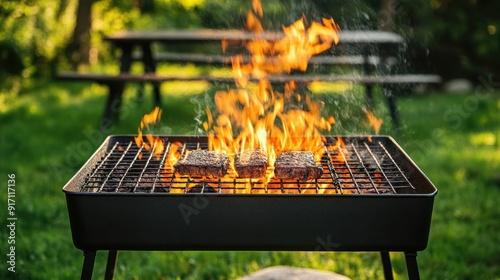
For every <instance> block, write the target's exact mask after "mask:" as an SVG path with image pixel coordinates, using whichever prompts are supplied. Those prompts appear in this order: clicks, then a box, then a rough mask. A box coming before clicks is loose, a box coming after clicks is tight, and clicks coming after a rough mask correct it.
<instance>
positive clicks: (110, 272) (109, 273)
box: [104, 250, 118, 280]
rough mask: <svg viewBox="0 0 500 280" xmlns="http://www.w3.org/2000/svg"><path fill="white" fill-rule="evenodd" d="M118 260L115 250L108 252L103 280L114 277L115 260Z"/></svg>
mask: <svg viewBox="0 0 500 280" xmlns="http://www.w3.org/2000/svg"><path fill="white" fill-rule="evenodd" d="M117 259H118V251H117V250H109V253H108V262H107V264H106V275H105V277H104V279H106V280H111V279H113V277H114V275H115V267H116V260H117Z"/></svg>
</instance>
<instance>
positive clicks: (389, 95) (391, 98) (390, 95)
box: [384, 86, 401, 134]
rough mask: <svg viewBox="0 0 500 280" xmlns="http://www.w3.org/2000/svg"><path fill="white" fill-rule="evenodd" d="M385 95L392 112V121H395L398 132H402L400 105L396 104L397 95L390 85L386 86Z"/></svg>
mask: <svg viewBox="0 0 500 280" xmlns="http://www.w3.org/2000/svg"><path fill="white" fill-rule="evenodd" d="M384 95H385V98H386V100H387V106H388V107H389V112H390V114H391V118H392V122H393V123H394V128H395V129H396V133H397V134H400V133H401V119H400V117H399V110H398V105H397V104H396V95H395V93H394V91H393V90H392V88H390V86H384Z"/></svg>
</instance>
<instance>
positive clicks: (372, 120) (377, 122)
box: [366, 111, 384, 134]
mask: <svg viewBox="0 0 500 280" xmlns="http://www.w3.org/2000/svg"><path fill="white" fill-rule="evenodd" d="M366 117H367V118H368V125H369V126H370V127H371V128H373V130H374V131H375V134H378V132H379V130H380V127H381V126H382V123H384V122H383V121H382V119H379V118H377V117H375V115H374V114H373V113H372V112H371V111H366Z"/></svg>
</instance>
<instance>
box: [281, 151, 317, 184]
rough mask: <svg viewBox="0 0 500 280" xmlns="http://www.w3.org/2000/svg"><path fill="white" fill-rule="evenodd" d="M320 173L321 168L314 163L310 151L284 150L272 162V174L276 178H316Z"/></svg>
mask: <svg viewBox="0 0 500 280" xmlns="http://www.w3.org/2000/svg"><path fill="white" fill-rule="evenodd" d="M322 174H323V168H322V167H321V166H317V165H316V162H315V161H314V155H313V154H312V153H311V152H304V151H292V152H284V153H282V154H280V155H279V156H278V157H277V158H276V162H275V163H274V175H275V177H276V178H278V179H299V180H309V179H318V178H320V177H321V175H322Z"/></svg>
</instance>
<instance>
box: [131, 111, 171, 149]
mask: <svg viewBox="0 0 500 280" xmlns="http://www.w3.org/2000/svg"><path fill="white" fill-rule="evenodd" d="M161 113H162V110H161V109H160V108H159V107H155V108H154V109H153V111H151V112H150V113H149V114H146V115H144V117H142V120H141V124H140V126H139V128H138V129H137V136H136V137H134V140H135V144H136V145H137V146H138V147H141V146H143V145H144V149H145V150H146V151H151V150H153V154H154V155H155V156H160V155H161V154H162V153H163V151H164V150H165V146H164V144H163V140H161V139H160V138H159V137H154V136H153V135H151V134H146V140H147V142H144V138H143V137H142V130H143V129H144V128H148V127H149V125H150V124H156V123H158V122H159V121H160V119H161ZM139 157H140V158H142V155H140V156H139Z"/></svg>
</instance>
